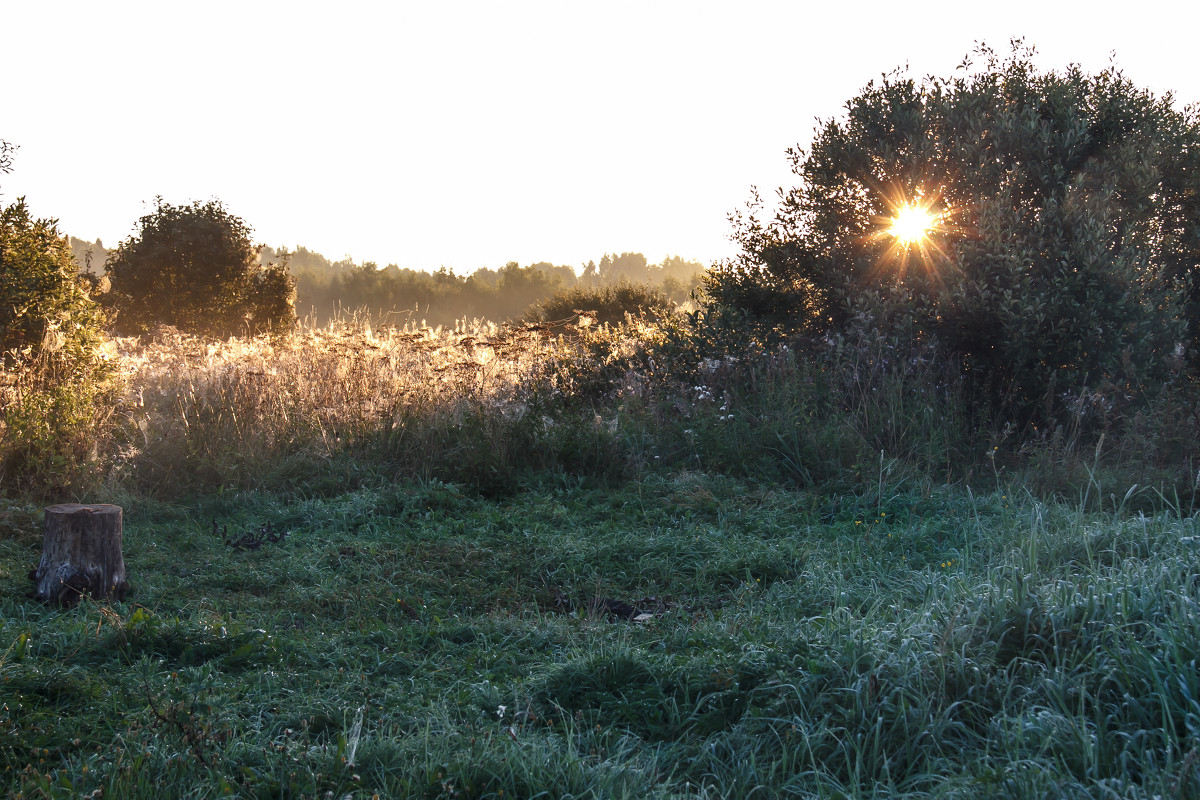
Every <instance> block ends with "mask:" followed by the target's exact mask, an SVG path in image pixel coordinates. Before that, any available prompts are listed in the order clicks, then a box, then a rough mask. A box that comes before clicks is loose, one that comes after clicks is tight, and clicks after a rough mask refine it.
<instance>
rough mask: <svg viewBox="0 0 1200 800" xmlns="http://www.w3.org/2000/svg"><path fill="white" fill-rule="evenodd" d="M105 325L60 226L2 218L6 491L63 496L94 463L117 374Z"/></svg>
mask: <svg viewBox="0 0 1200 800" xmlns="http://www.w3.org/2000/svg"><path fill="white" fill-rule="evenodd" d="M102 324H103V316H102V314H101V312H100V309H99V308H97V306H96V304H95V303H94V302H93V301H92V300H91V298H90V297H89V296H88V293H87V290H86V286H85V284H84V283H83V282H82V280H81V279H80V276H79V273H78V271H77V269H76V266H75V261H74V259H73V258H72V256H71V250H70V248H69V246H68V245H67V241H66V239H65V238H64V237H63V236H62V235H61V234H60V233H59V232H58V229H57V225H56V223H55V222H54V221H53V220H46V219H34V218H33V217H32V216H31V215H30V213H29V208H28V206H27V205H26V204H25V201H24V200H18V201H17V202H16V203H13V204H12V205H9V206H7V207H5V208H4V209H3V210H0V483H2V484H4V485H5V486H14V487H15V486H21V487H22V488H26V489H31V490H35V491H54V490H56V489H57V488H61V487H62V486H63V485H65V484H67V483H70V482H72V480H73V479H74V478H77V477H78V471H79V469H80V468H81V467H83V466H85V465H86V463H87V462H89V461H90V457H91V456H92V455H94V448H95V444H96V442H95V440H94V436H95V435H96V433H97V429H98V425H97V423H98V421H99V420H100V419H101V418H103V417H104V416H105V415H106V414H107V413H109V412H108V409H109V405H108V402H107V396H108V393H109V392H110V390H111V388H112V376H113V369H112V367H111V364H110V361H109V359H108V358H107V357H106V356H105V354H104V353H103V351H102V349H101V343H102V337H101V330H102Z"/></svg>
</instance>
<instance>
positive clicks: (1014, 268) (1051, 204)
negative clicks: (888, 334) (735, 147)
mask: <svg viewBox="0 0 1200 800" xmlns="http://www.w3.org/2000/svg"><path fill="white" fill-rule="evenodd" d="M979 53H980V55H982V56H983V57H984V58H985V64H984V66H983V68H982V69H978V70H975V69H972V68H971V65H970V62H969V60H968V61H964V64H963V67H962V68H961V70H960V72H959V74H957V75H956V76H955V77H953V78H948V79H938V78H930V79H927V80H925V81H923V82H920V83H918V82H916V81H914V80H912V79H910V78H908V77H907V76H905V75H904V74H903V73H893V74H891V75H887V76H884V77H883V79H882V80H881V81H880V82H878V83H875V82H872V83H871V84H868V86H867V87H866V88H865V89H863V90H862V92H861V93H860V94H859V95H858V96H857V97H855V98H853V99H852V100H851V101H849V103H848V104H847V107H846V109H847V110H846V114H845V116H844V117H843V118H839V119H834V120H830V121H827V122H825V123H823V124H822V126H821V127H820V128H819V130H818V132H817V134H816V136H815V138H814V141H813V142H812V145H811V147H810V148H809V149H808V151H807V152H806V151H804V150H801V149H799V148H796V149H793V150H790V151H789V158H790V160H791V165H792V169H793V172H794V173H795V175H796V176H797V179H798V181H797V185H796V186H795V187H793V188H791V189H787V190H780V202H779V206H778V209H777V210H776V211H775V213H774V214H773V216H772V217H771V218H769V219H763V206H762V203H761V201H759V200H758V198H757V197H756V198H754V199H753V200H752V201H751V203H750V204H749V208H748V210H747V211H746V212H744V213H738V214H735V215H734V224H735V229H736V234H735V238H736V240H737V241H738V243H739V244H740V245H741V248H742V252H741V254H740V255H739V256H738V257H736V258H734V259H732V260H729V261H726V262H723V263H721V264H718V265H716V266H715V267H714V268H713V269H712V270H711V271H710V273H709V276H708V278H707V285H706V289H707V291H708V295H709V298H710V300H709V316H710V319H712V320H717V319H720V318H724V319H726V320H728V319H734V318H736V319H737V320H739V321H740V322H742V323H745V324H748V325H749V326H750V327H752V328H754V329H755V330H756V331H758V332H759V333H760V334H767V335H771V334H775V335H788V334H797V333H810V334H820V333H824V332H828V331H830V330H840V329H843V328H845V327H846V326H847V325H848V324H849V322H850V320H851V319H852V318H854V317H855V316H856V315H862V314H864V313H866V314H870V315H872V316H873V318H875V319H876V320H877V321H878V323H879V324H887V323H888V321H889V320H896V319H903V320H905V321H907V322H909V323H911V324H912V325H913V326H914V328H915V331H916V332H918V333H919V334H921V335H926V336H932V337H935V338H936V339H937V340H938V341H939V342H940V343H942V344H943V345H945V347H946V349H948V350H949V351H950V352H952V353H954V354H956V355H957V356H958V357H959V358H960V359H961V361H962V367H963V370H964V373H969V374H970V376H971V379H972V380H974V381H976V382H982V384H981V385H983V386H984V387H985V388H986V389H987V391H988V393H989V394H990V395H991V396H993V397H1001V396H1003V397H1005V398H1007V399H1008V401H1009V402H1011V403H1012V404H1013V405H1014V406H1015V408H1017V409H1018V410H1023V411H1025V412H1029V411H1030V409H1032V408H1033V407H1034V406H1035V405H1036V404H1040V403H1042V401H1043V400H1044V399H1045V397H1046V395H1047V392H1050V391H1052V390H1053V387H1054V386H1055V385H1057V386H1059V387H1060V388H1061V387H1066V386H1079V385H1083V384H1091V385H1099V384H1100V383H1101V382H1108V383H1112V384H1120V385H1125V386H1129V387H1132V386H1142V385H1146V384H1147V382H1149V383H1150V384H1152V383H1153V382H1154V380H1155V379H1156V378H1157V377H1161V376H1162V375H1163V374H1164V371H1165V370H1166V369H1167V364H1168V361H1169V359H1170V357H1171V355H1172V354H1173V353H1174V352H1175V349H1176V347H1177V345H1179V344H1180V343H1181V342H1184V341H1185V340H1186V341H1188V342H1190V343H1191V345H1192V347H1193V352H1196V350H1197V349H1200V348H1196V347H1195V345H1197V344H1200V330H1198V329H1197V319H1198V318H1197V315H1196V312H1195V309H1196V308H1197V305H1196V301H1197V300H1200V281H1198V280H1197V278H1198V277H1200V275H1198V270H1200V226H1198V222H1200V121H1198V118H1197V113H1196V110H1195V109H1194V108H1192V109H1188V110H1183V111H1180V110H1178V109H1176V108H1175V107H1174V105H1173V103H1172V98H1171V97H1170V96H1167V97H1155V96H1154V95H1153V94H1151V93H1150V92H1148V91H1146V90H1144V89H1140V88H1138V87H1136V86H1134V85H1133V84H1132V83H1131V82H1130V81H1129V80H1128V79H1127V78H1126V77H1125V76H1124V75H1123V74H1122V73H1121V72H1120V70H1118V69H1117V68H1115V67H1112V68H1110V69H1108V70H1105V71H1104V72H1101V73H1100V74H1096V75H1087V74H1085V73H1084V72H1083V71H1082V70H1081V69H1080V68H1078V67H1075V66H1072V67H1069V68H1067V69H1066V70H1064V71H1050V72H1039V71H1038V70H1037V69H1036V68H1035V67H1034V65H1033V64H1032V62H1031V55H1032V51H1028V50H1023V49H1021V48H1020V47H1018V46H1014V49H1013V53H1012V54H1011V55H1010V56H1009V57H1008V58H1007V59H1001V58H998V57H997V56H996V55H995V54H994V53H993V52H992V51H990V50H988V49H986V48H982V49H981V50H980V51H979ZM910 206H916V207H918V208H922V209H926V210H927V211H928V213H929V215H930V219H929V223H928V224H929V225H930V229H929V230H928V232H927V233H926V234H925V235H923V236H916V237H915V238H913V239H912V240H911V241H906V240H902V239H900V238H897V237H896V236H895V235H893V231H892V230H891V226H892V223H893V220H894V219H895V217H896V215H897V214H898V212H899V211H901V210H902V209H904V208H907V207H910ZM1189 303H1190V304H1191V305H1189ZM1189 309H1190V310H1189Z"/></svg>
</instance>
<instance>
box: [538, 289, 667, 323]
mask: <svg viewBox="0 0 1200 800" xmlns="http://www.w3.org/2000/svg"><path fill="white" fill-rule="evenodd" d="M674 307H675V304H674V303H672V302H671V301H670V300H669V299H667V297H666V295H664V294H663V293H662V292H660V291H658V290H657V289H654V288H652V287H651V286H649V285H647V284H641V283H628V282H624V281H622V282H620V283H616V284H612V285H607V286H602V287H597V288H586V289H585V288H576V289H566V290H564V291H560V292H557V293H555V294H554V295H553V296H551V297H549V298H547V299H545V300H543V301H541V302H540V303H536V304H534V305H533V306H531V307H530V308H529V310H527V311H526V312H525V315H524V317H523V318H522V320H523V321H524V322H527V323H532V324H535V325H548V324H549V325H553V324H563V325H566V324H571V323H576V324H579V323H583V322H584V321H585V320H590V322H587V323H586V324H595V325H617V324H620V323H622V322H624V321H625V318H626V316H627V315H628V316H632V317H647V318H649V319H651V320H659V319H663V318H665V317H667V316H668V315H670V314H671V312H672V311H673V310H674ZM585 327H586V325H585Z"/></svg>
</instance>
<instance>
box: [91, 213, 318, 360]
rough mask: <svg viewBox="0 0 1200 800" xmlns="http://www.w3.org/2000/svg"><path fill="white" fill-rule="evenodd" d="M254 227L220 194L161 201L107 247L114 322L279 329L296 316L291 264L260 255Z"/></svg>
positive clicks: (201, 329)
mask: <svg viewBox="0 0 1200 800" xmlns="http://www.w3.org/2000/svg"><path fill="white" fill-rule="evenodd" d="M258 256H259V248H257V247H255V246H254V245H253V244H252V243H251V240H250V228H249V226H247V225H246V223H245V222H244V221H243V220H241V219H240V218H238V217H236V216H234V215H232V214H230V213H229V211H227V210H226V208H225V206H224V205H223V204H222V203H221V202H220V201H218V200H210V201H209V202H207V203H200V202H193V203H192V204H191V205H182V206H176V205H171V204H170V203H167V202H164V201H163V199H162V198H161V197H160V198H158V199H157V201H156V208H155V210H154V212H153V213H151V214H148V215H146V216H144V217H142V218H141V220H139V222H138V231H137V233H136V234H135V235H133V236H130V237H129V238H128V239H126V240H125V241H123V242H121V243H120V244H119V245H118V246H117V248H116V249H115V250H112V251H110V253H109V259H108V263H107V264H106V267H105V271H106V275H107V276H108V279H109V281H110V284H111V289H110V291H109V293H108V294H107V296H106V301H107V303H108V304H110V305H111V306H112V307H113V308H114V309H115V310H116V312H117V314H116V324H117V329H118V330H119V331H121V332H125V333H141V332H144V331H147V330H149V329H152V328H154V327H155V326H156V325H159V324H165V325H172V326H174V327H176V328H179V329H180V330H182V331H187V332H190V333H196V334H200V335H207V336H228V335H234V334H240V333H246V332H248V331H249V332H254V331H264V330H270V331H274V330H280V329H284V328H287V327H289V326H290V325H292V324H293V323H294V322H295V319H296V315H295V311H294V308H293V303H294V295H295V281H294V280H293V278H292V277H291V276H290V275H289V274H288V272H287V268H286V264H267V265H262V264H260V263H259V258H258Z"/></svg>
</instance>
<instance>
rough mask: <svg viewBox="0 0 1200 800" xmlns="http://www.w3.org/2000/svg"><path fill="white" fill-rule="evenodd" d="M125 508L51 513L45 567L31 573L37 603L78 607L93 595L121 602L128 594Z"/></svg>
mask: <svg viewBox="0 0 1200 800" xmlns="http://www.w3.org/2000/svg"><path fill="white" fill-rule="evenodd" d="M121 525H122V513H121V507H120V506H113V505H103V504H99V505H79V504H77V503H64V504H62V505H56V506H49V507H47V508H46V533H45V537H44V538H43V539H42V561H41V563H40V564H38V568H37V569H36V570H35V571H34V572H32V573H30V577H32V578H33V581H34V585H35V596H36V597H37V599H38V600H41V601H43V602H47V603H51V602H57V603H60V604H62V605H73V604H74V603H77V602H78V601H79V598H80V597H81V596H82V595H84V594H85V593H86V594H90V595H91V596H92V597H95V598H97V599H110V600H120V599H122V598H123V597H124V596H125V593H126V592H128V591H129V584H128V583H126V581H125V559H124V558H122V556H121Z"/></svg>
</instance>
